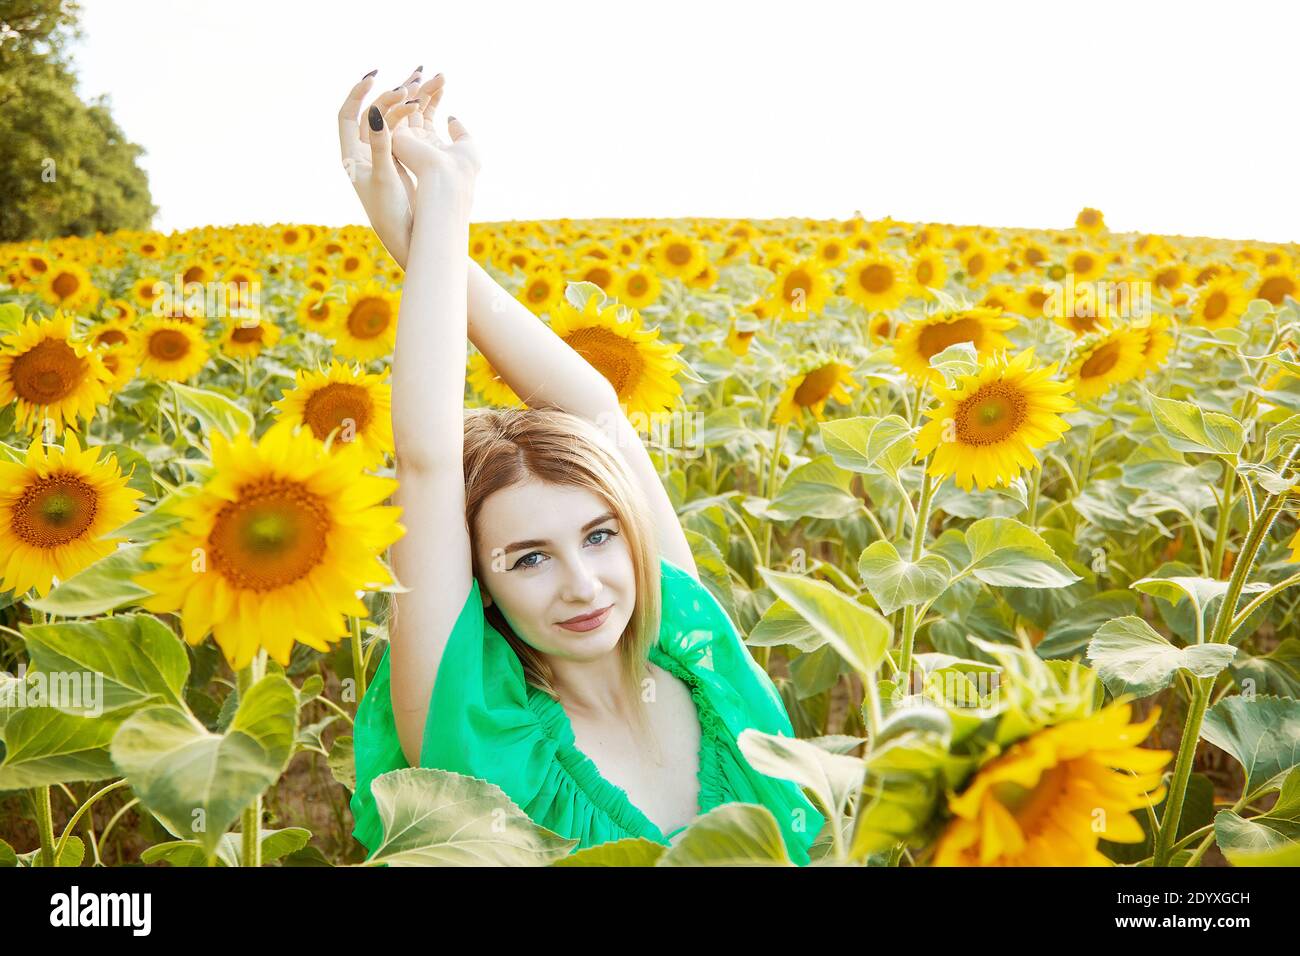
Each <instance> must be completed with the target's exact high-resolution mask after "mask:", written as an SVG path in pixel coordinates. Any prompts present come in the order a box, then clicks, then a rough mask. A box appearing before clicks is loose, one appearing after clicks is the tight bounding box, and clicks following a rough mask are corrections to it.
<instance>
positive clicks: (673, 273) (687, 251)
mask: <svg viewBox="0 0 1300 956" xmlns="http://www.w3.org/2000/svg"><path fill="white" fill-rule="evenodd" d="M708 261H709V257H708V256H707V255H706V254H705V252H704V246H703V245H701V244H700V242H699V241H698V240H696V239H693V238H691V237H690V236H687V235H685V234H683V233H680V232H669V233H667V234H666V235H665V236H664V237H663V238H662V239H660V240H659V243H658V244H657V245H656V246H655V247H654V248H653V249H651V250H650V262H651V263H652V264H653V265H654V267H655V268H656V269H658V270H659V271H660V272H661V273H662V274H663V275H666V276H669V277H671V278H674V279H689V278H691V277H692V276H697V275H699V274H700V270H701V269H703V268H704V267H705V266H706V265H707V264H708Z"/></svg>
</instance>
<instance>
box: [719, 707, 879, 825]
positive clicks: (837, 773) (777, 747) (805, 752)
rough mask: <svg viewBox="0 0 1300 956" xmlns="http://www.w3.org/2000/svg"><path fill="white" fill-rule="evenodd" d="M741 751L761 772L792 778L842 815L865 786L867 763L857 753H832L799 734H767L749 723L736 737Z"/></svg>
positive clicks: (833, 811) (785, 778) (781, 778)
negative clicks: (796, 735) (749, 725)
mask: <svg viewBox="0 0 1300 956" xmlns="http://www.w3.org/2000/svg"><path fill="white" fill-rule="evenodd" d="M736 743H737V745H738V746H739V747H740V752H741V753H742V754H744V755H745V759H746V760H747V761H749V764H750V766H752V767H753V768H754V769H755V770H757V771H758V772H759V773H761V774H765V775H766V776H769V777H776V778H778V779H780V780H789V781H792V782H793V783H797V784H798V785H799V786H801V787H804V788H806V789H808V790H811V791H812V792H813V793H814V794H816V796H817V799H818V801H819V802H820V804H821V805H822V806H823V807H825V808H827V809H828V810H829V811H830V812H831V813H833V814H836V815H839V814H842V813H843V812H844V810H845V807H846V805H847V804H848V801H849V798H850V797H852V796H853V795H854V794H856V793H857V792H858V788H859V787H861V786H862V772H863V769H864V764H863V763H862V761H861V760H859V759H858V758H857V757H850V756H847V755H845V754H837V753H831V752H829V751H827V750H823V749H822V748H821V747H818V746H817V745H816V744H814V743H811V742H809V741H807V740H800V739H799V738H798V737H785V736H781V735H777V734H765V733H763V732H762V731H758V730H754V729H753V728H752V727H747V728H746V729H744V730H742V731H741V732H740V736H739V737H737V738H736Z"/></svg>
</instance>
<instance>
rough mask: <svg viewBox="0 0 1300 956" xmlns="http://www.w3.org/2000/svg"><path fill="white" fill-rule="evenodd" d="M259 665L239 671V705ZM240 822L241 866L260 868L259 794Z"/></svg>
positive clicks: (246, 809)
mask: <svg viewBox="0 0 1300 956" xmlns="http://www.w3.org/2000/svg"><path fill="white" fill-rule="evenodd" d="M259 663H260V661H258V660H254V661H253V663H250V664H249V665H248V666H247V667H241V668H240V669H239V683H238V685H237V686H238V693H239V700H240V702H241V703H242V702H243V700H244V695H245V694H247V693H248V691H249V690H251V689H252V687H253V685H254V684H256V683H257V680H258V676H259V675H258V674H256V673H255V671H256V670H257V667H258V664H259ZM240 821H241V822H240V829H241V831H242V834H241V837H242V840H241V843H242V848H243V853H242V856H243V864H244V866H261V865H262V839H261V837H262V795H261V794H260V793H259V794H258V795H257V798H256V799H255V800H253V802H252V804H251V805H250V806H248V807H245V808H244V811H243V813H241V814H240Z"/></svg>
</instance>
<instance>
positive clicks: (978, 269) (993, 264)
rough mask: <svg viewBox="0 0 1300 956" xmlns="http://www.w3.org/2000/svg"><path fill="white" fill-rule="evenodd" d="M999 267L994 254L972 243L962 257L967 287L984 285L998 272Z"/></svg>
mask: <svg viewBox="0 0 1300 956" xmlns="http://www.w3.org/2000/svg"><path fill="white" fill-rule="evenodd" d="M997 266H998V261H997V256H996V255H995V254H994V252H993V251H992V250H991V249H987V248H985V247H984V246H981V245H976V244H973V243H972V244H971V245H970V246H967V248H966V251H965V252H963V253H962V256H961V268H962V272H964V273H965V274H966V284H967V285H971V286H975V285H983V284H984V283H985V282H987V281H988V279H989V276H991V275H993V273H994V272H996V271H997Z"/></svg>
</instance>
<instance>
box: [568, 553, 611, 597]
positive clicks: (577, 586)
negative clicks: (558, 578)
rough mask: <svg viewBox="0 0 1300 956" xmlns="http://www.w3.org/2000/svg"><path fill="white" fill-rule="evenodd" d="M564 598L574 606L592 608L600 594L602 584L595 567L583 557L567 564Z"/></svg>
mask: <svg viewBox="0 0 1300 956" xmlns="http://www.w3.org/2000/svg"><path fill="white" fill-rule="evenodd" d="M566 568H567V573H566V574H565V576H564V588H563V598H564V600H565V602H566V603H568V604H569V605H572V606H582V607H585V608H590V607H591V606H592V605H593V604H594V603H595V602H596V599H597V598H598V597H599V596H600V592H601V590H602V586H601V583H600V576H599V575H598V574H597V573H596V569H595V567H594V566H593V565H592V564H591V563H590V562H588V561H587V560H585V559H584V558H582V557H576V558H574V559H573V560H571V561H569V562H567V564H566Z"/></svg>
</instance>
